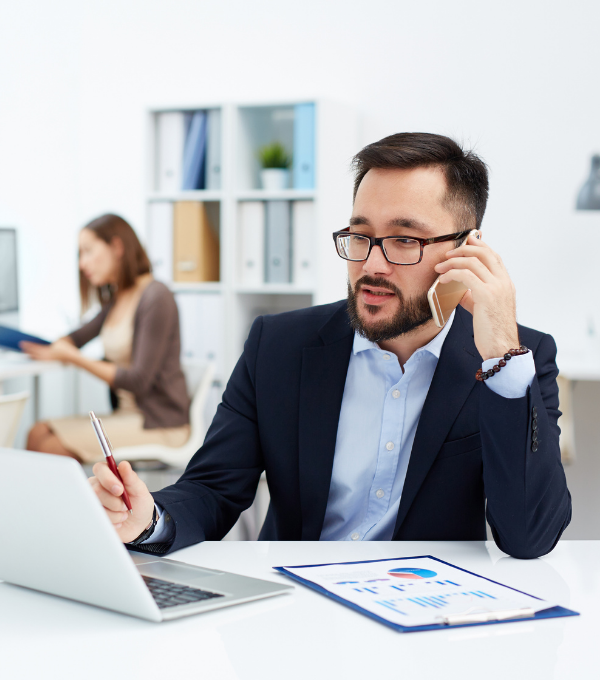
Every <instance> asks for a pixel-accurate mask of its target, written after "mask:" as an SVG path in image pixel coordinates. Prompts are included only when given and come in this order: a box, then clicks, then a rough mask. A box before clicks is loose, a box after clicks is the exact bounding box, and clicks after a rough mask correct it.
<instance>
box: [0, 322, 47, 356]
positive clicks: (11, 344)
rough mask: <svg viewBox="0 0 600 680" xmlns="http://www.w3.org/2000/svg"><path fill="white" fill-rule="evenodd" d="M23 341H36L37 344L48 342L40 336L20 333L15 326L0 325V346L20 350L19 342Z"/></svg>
mask: <svg viewBox="0 0 600 680" xmlns="http://www.w3.org/2000/svg"><path fill="white" fill-rule="evenodd" d="M23 341H25V342H37V344H38V345H49V344H50V343H49V342H48V340H42V338H37V337H36V336H35V335H27V333H21V331H18V330H16V328H9V327H8V326H0V347H5V348H6V349H12V350H14V351H15V352H22V351H23V350H22V349H21V348H20V347H19V343H20V342H23Z"/></svg>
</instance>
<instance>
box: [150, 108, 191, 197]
mask: <svg viewBox="0 0 600 680" xmlns="http://www.w3.org/2000/svg"><path fill="white" fill-rule="evenodd" d="M184 145H185V116H184V114H183V113H182V112H180V111H169V112H167V113H158V114H156V178H155V189H156V190H157V191H160V192H164V193H169V192H175V191H179V190H180V189H181V183H182V179H183V175H182V167H183V148H184Z"/></svg>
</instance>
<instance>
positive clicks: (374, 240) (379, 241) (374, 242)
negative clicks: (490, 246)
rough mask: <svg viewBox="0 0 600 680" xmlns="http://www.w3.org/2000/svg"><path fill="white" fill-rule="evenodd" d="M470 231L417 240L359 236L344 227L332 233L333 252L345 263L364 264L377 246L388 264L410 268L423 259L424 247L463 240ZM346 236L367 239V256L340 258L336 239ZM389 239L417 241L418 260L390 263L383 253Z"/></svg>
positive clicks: (417, 238)
mask: <svg viewBox="0 0 600 680" xmlns="http://www.w3.org/2000/svg"><path fill="white" fill-rule="evenodd" d="M471 231H472V229H467V230H466V231H455V232H454V233H453V234H444V235H443V236H434V237H433V238H419V237H418V236H405V235H404V234H402V235H400V234H397V235H395V236H380V237H376V236H368V235H367V234H361V233H360V232H357V231H352V232H351V231H350V227H346V228H345V229H340V231H334V232H333V242H334V243H335V252H336V253H337V254H338V256H339V257H340V258H341V259H342V260H346V262H366V261H367V260H368V259H369V255H371V251H372V250H373V246H379V247H380V248H381V252H382V253H383V256H384V257H385V259H386V260H387V261H388V262H389V263H390V264H395V265H399V266H402V267H410V266H412V265H414V264H419V262H421V260H422V259H423V250H424V249H425V246H430V245H432V244H434V243H444V242H447V241H459V240H460V239H464V238H465V237H466V236H468V235H469V234H470V233H471ZM347 234H352V235H353V236H362V237H363V238H368V239H369V252H368V253H367V256H366V257H364V258H361V259H360V260H351V259H348V258H346V257H342V256H341V255H340V251H339V250H338V247H337V239H338V236H345V235H347ZM391 238H407V239H411V240H413V241H418V242H419V245H420V246H421V252H420V253H419V259H418V260H417V261H416V262H407V263H406V262H392V260H390V258H389V257H388V256H387V253H386V252H385V245H384V243H383V242H384V241H385V240H386V239H391Z"/></svg>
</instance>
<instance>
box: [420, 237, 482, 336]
mask: <svg viewBox="0 0 600 680" xmlns="http://www.w3.org/2000/svg"><path fill="white" fill-rule="evenodd" d="M473 233H474V234H475V238H481V234H480V233H479V231H478V230H477V229H473V230H472V231H470V232H469V234H467V235H466V236H465V238H464V239H463V240H462V241H461V242H460V243H459V244H458V245H457V246H456V247H457V248H459V247H460V246H462V245H463V244H464V243H465V242H466V240H467V239H468V238H469V235H470V234H473ZM468 290H469V289H468V288H467V287H466V286H465V285H464V284H462V283H460V282H459V281H450V283H440V277H439V276H438V277H437V279H436V280H435V281H434V283H433V286H431V288H430V289H429V290H428V291H427V300H428V302H429V307H430V308H431V315H432V316H433V322H434V323H435V325H436V326H437V327H438V328H443V327H444V326H445V325H446V322H447V321H448V319H449V318H450V316H451V315H452V312H453V311H454V310H455V309H456V307H457V306H458V303H459V302H460V301H461V300H462V299H463V295H464V294H465V293H466V292H467V291H468Z"/></svg>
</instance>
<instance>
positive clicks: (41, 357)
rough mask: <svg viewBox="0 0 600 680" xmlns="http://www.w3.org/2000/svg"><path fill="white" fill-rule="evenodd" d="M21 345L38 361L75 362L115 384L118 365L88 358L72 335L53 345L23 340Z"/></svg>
mask: <svg viewBox="0 0 600 680" xmlns="http://www.w3.org/2000/svg"><path fill="white" fill-rule="evenodd" d="M21 347H22V349H23V351H24V352H27V354H29V356H30V357H32V358H33V359H37V360H38V361H62V362H63V363H65V364H73V366H77V367H78V368H83V369H84V370H85V371H88V372H89V373H91V374H92V375H95V376H96V377H97V378H100V380H104V382H106V383H108V384H109V385H110V386H111V387H112V386H113V384H114V380H115V375H116V374H117V367H116V365H115V364H113V363H111V362H110V361H97V360H96V359H88V358H87V357H85V356H83V354H82V353H81V352H80V351H79V349H77V347H75V344H74V343H73V340H72V339H71V337H70V336H67V337H66V338H61V339H60V340H57V341H56V342H53V343H52V344H51V345H38V344H37V343H34V342H22V343H21Z"/></svg>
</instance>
